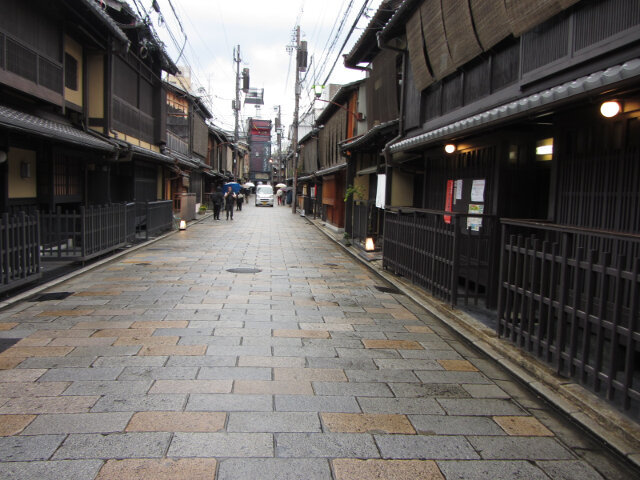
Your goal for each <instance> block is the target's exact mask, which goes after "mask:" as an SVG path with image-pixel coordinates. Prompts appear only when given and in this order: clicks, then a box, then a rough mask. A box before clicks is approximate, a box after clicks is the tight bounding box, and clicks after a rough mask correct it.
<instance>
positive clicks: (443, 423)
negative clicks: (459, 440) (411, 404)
mask: <svg viewBox="0 0 640 480" xmlns="http://www.w3.org/2000/svg"><path fill="white" fill-rule="evenodd" d="M408 417H409V420H410V421H411V423H412V425H413V426H414V428H415V429H416V431H417V432H418V433H420V434H424V435H505V432H504V430H503V429H502V428H500V427H499V426H498V424H496V423H495V422H494V421H493V420H492V419H491V418H489V417H467V416H463V415H454V416H452V415H422V414H421V415H409V416H408Z"/></svg>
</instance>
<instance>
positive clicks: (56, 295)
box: [30, 292, 73, 302]
mask: <svg viewBox="0 0 640 480" xmlns="http://www.w3.org/2000/svg"><path fill="white" fill-rule="evenodd" d="M69 295H73V292H51V293H43V294H41V295H38V296H37V297H35V298H33V299H31V300H30V301H31V302H48V301H49V300H64V299H65V298H67V297H68V296H69Z"/></svg>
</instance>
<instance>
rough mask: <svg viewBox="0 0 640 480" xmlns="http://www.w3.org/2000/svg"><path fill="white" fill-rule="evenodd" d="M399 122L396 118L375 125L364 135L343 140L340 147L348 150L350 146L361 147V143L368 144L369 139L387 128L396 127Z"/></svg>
mask: <svg viewBox="0 0 640 480" xmlns="http://www.w3.org/2000/svg"><path fill="white" fill-rule="evenodd" d="M397 124H398V119H397V118H396V119H395V120H391V121H389V122H384V123H381V124H380V125H376V126H375V127H373V128H372V129H371V130H369V131H368V132H367V133H365V134H364V135H361V136H359V137H357V138H353V139H351V138H350V139H347V140H345V141H344V142H342V143H341V144H340V148H341V149H342V150H348V149H350V148H356V147H359V146H361V145H364V144H366V143H367V142H368V141H370V140H372V139H373V138H375V137H376V135H378V134H379V133H382V132H384V131H385V130H387V129H390V128H391V127H394V126H396V125H397Z"/></svg>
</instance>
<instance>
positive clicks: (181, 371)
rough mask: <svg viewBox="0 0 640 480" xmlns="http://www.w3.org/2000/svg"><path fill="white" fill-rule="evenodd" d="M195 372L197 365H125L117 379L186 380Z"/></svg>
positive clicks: (196, 371)
mask: <svg viewBox="0 0 640 480" xmlns="http://www.w3.org/2000/svg"><path fill="white" fill-rule="evenodd" d="M197 374H198V367H125V368H124V370H122V373H121V374H120V375H119V376H118V380H147V379H149V380H174V379H179V380H187V379H194V378H196V375H197Z"/></svg>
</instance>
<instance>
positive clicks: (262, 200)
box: [256, 185, 273, 207]
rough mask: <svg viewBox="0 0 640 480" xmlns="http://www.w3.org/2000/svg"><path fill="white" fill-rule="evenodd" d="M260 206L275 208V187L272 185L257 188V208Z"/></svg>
mask: <svg viewBox="0 0 640 480" xmlns="http://www.w3.org/2000/svg"><path fill="white" fill-rule="evenodd" d="M260 205H267V206H269V207H273V187H272V186H271V185H258V186H257V187H256V207H258V206H260Z"/></svg>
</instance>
